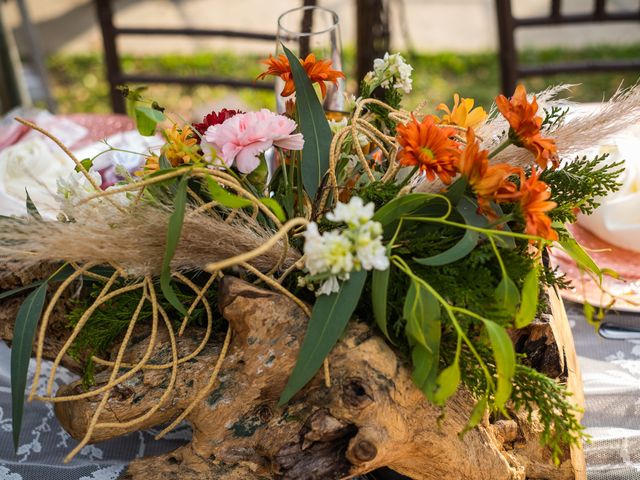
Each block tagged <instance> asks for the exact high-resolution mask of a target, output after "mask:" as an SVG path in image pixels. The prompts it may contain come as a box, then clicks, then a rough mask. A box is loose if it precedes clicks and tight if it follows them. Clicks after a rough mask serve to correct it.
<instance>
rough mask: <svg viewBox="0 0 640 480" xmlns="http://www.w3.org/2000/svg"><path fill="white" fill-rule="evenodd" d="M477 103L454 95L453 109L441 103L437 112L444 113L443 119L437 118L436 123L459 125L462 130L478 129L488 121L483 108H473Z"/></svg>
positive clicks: (471, 99)
mask: <svg viewBox="0 0 640 480" xmlns="http://www.w3.org/2000/svg"><path fill="white" fill-rule="evenodd" d="M474 103H475V101H474V99H473V98H462V99H461V98H460V95H458V94H457V93H455V94H454V95H453V108H452V109H449V106H448V105H446V104H444V103H441V104H440V105H438V106H437V107H436V110H441V111H443V112H444V115H442V118H438V117H436V122H438V123H445V124H447V125H457V126H458V127H462V128H469V127H472V128H476V127H477V126H479V125H480V124H482V122H484V121H485V120H486V119H487V112H486V111H485V110H484V108H482V107H476V108H473V105H474Z"/></svg>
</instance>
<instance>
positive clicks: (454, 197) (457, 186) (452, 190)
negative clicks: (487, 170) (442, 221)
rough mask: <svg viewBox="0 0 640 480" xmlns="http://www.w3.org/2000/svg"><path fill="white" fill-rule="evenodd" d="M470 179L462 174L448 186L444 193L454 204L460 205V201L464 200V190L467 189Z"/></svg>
mask: <svg viewBox="0 0 640 480" xmlns="http://www.w3.org/2000/svg"><path fill="white" fill-rule="evenodd" d="M468 184H469V181H468V180H467V177H465V176H461V177H460V178H458V179H457V180H456V181H455V182H453V184H452V185H451V186H450V187H449V188H447V191H446V193H445V194H444V195H445V196H446V197H447V198H448V199H449V200H450V201H451V203H452V204H453V205H458V202H459V201H460V200H462V198H463V196H464V192H465V190H466V189H467V185H468Z"/></svg>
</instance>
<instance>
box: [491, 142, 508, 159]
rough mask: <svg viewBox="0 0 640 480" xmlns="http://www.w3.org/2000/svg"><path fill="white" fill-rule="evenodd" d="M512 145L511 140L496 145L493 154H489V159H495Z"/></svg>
mask: <svg viewBox="0 0 640 480" xmlns="http://www.w3.org/2000/svg"><path fill="white" fill-rule="evenodd" d="M512 143H513V142H512V141H511V139H510V138H507V139H506V140H505V141H504V142H502V143H501V144H500V145H498V146H497V147H496V149H495V150H494V151H493V152H491V153H490V154H489V158H493V157H495V156H496V155H498V154H499V153H500V152H501V151H503V150H504V149H505V148H507V147H508V146H509V145H511V144H512Z"/></svg>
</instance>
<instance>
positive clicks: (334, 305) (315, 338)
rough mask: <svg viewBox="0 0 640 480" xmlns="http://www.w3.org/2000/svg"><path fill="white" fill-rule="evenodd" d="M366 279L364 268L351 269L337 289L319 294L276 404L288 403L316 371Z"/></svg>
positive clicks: (345, 323)
mask: <svg viewBox="0 0 640 480" xmlns="http://www.w3.org/2000/svg"><path fill="white" fill-rule="evenodd" d="M366 279H367V272H366V271H365V270H360V271H359V272H351V276H350V278H349V280H347V281H345V282H344V283H343V284H342V285H341V287H340V291H338V292H337V293H332V294H331V295H320V296H319V297H318V299H317V300H316V303H315V305H314V306H313V311H312V312H311V318H310V319H309V328H308V329H307V333H306V335H305V337H304V340H303V342H302V346H301V347H300V353H299V354H298V360H297V362H296V365H295V367H294V368H293V372H292V373H291V376H290V377H289V381H288V382H287V385H286V386H285V389H284V391H283V392H282V395H281V396H280V401H279V405H284V404H285V403H287V402H288V401H289V400H290V399H291V398H292V397H293V396H294V395H295V394H296V393H297V392H298V391H299V390H300V389H302V387H304V386H305V385H306V384H307V382H309V380H311V379H312V378H313V376H314V375H315V374H316V372H317V371H318V369H319V368H320V366H321V365H322V362H323V361H324V359H325V358H326V356H327V355H328V354H329V352H331V349H332V348H333V346H334V345H335V344H336V342H337V341H338V339H339V338H340V336H341V335H342V333H343V332H344V330H345V328H346V326H347V323H348V322H349V318H351V315H352V314H353V311H354V310H355V308H356V305H357V304H358V301H359V300H360V295H361V294H362V289H363V288H364V284H365V281H366Z"/></svg>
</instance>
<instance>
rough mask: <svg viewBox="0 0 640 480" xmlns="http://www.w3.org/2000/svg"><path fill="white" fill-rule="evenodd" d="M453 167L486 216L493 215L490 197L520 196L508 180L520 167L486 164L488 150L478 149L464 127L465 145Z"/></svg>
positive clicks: (512, 198)
mask: <svg viewBox="0 0 640 480" xmlns="http://www.w3.org/2000/svg"><path fill="white" fill-rule="evenodd" d="M457 166H458V170H459V171H460V174H461V175H463V176H465V177H467V181H468V183H469V186H470V187H471V189H472V190H473V192H474V193H475V194H476V196H477V198H478V206H479V208H480V211H481V212H482V213H484V214H485V215H488V216H489V217H490V218H493V217H495V212H494V211H493V209H492V208H491V205H490V202H491V201H492V200H493V201H495V202H498V203H501V202H513V201H515V200H517V198H518V197H519V195H520V193H519V192H518V188H517V187H516V184H515V183H513V182H512V181H510V180H509V177H510V176H512V175H514V174H515V173H518V172H520V169H519V168H517V167H513V166H511V165H507V164H506V163H498V164H495V165H489V152H488V151H486V150H480V144H479V143H478V142H477V141H476V135H475V133H474V131H473V129H472V128H468V129H467V146H466V147H465V149H464V151H463V152H462V154H461V155H460V158H459V160H458V163H457Z"/></svg>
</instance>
